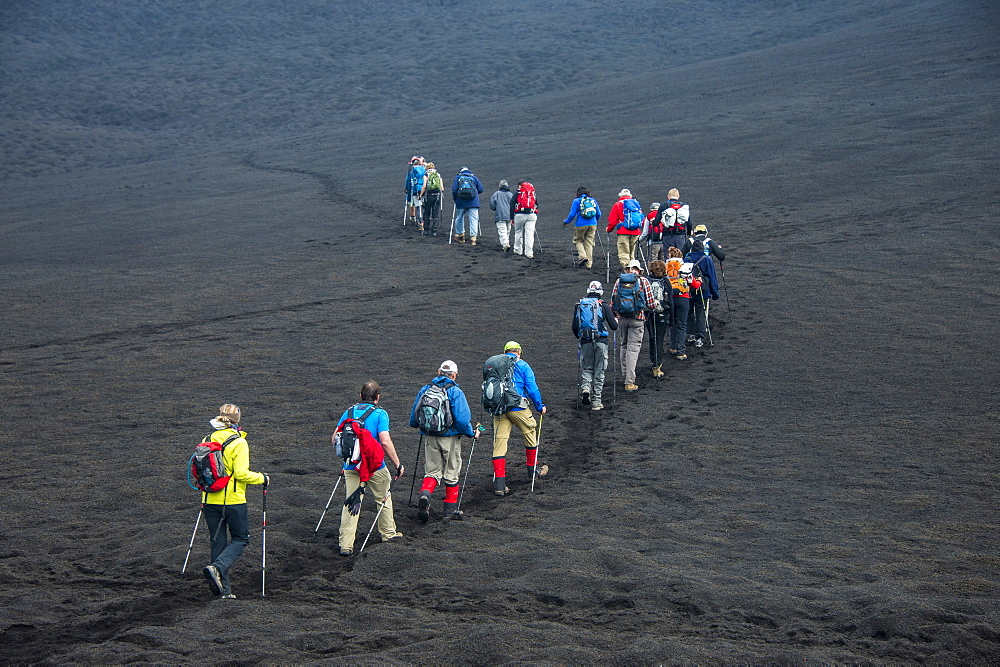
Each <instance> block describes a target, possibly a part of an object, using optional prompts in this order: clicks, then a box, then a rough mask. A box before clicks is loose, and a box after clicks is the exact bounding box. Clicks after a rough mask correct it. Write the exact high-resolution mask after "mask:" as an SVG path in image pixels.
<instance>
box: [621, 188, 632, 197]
mask: <svg viewBox="0 0 1000 667" xmlns="http://www.w3.org/2000/svg"><path fill="white" fill-rule="evenodd" d="M618 196H619V197H631V196H632V191H631V190H629V189H628V188H622V191H621V192H619V193H618Z"/></svg>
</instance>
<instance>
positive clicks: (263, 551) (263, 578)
mask: <svg viewBox="0 0 1000 667" xmlns="http://www.w3.org/2000/svg"><path fill="white" fill-rule="evenodd" d="M260 512H261V515H262V516H263V523H262V524H261V527H260V596H261V597H267V593H266V591H267V477H266V476H265V477H264V498H263V499H262V500H261V510H260Z"/></svg>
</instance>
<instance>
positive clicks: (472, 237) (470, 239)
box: [469, 236, 476, 245]
mask: <svg viewBox="0 0 1000 667" xmlns="http://www.w3.org/2000/svg"><path fill="white" fill-rule="evenodd" d="M469 242H470V243H471V244H472V245H476V237H475V236H470V237H469Z"/></svg>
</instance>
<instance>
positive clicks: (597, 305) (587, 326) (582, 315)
mask: <svg viewBox="0 0 1000 667" xmlns="http://www.w3.org/2000/svg"><path fill="white" fill-rule="evenodd" d="M601 316H602V313H601V300H600V299H597V298H595V297H592V296H588V297H586V298H583V299H580V303H578V304H576V314H575V317H576V330H577V331H578V332H579V334H578V337H579V339H580V340H581V341H583V342H585V343H590V342H593V341H594V340H596V339H598V338H600V337H601V334H602V333H603V332H602V331H601Z"/></svg>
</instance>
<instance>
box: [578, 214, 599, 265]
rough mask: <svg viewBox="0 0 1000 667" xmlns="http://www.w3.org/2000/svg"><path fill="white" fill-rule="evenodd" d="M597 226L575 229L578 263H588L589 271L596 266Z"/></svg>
mask: <svg viewBox="0 0 1000 667" xmlns="http://www.w3.org/2000/svg"><path fill="white" fill-rule="evenodd" d="M596 234H597V225H587V226H586V227H574V228H573V245H574V246H576V255H577V261H580V262H586V264H584V266H586V267H587V268H588V269H589V268H590V267H592V266H593V265H594V236H595V235H596Z"/></svg>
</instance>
